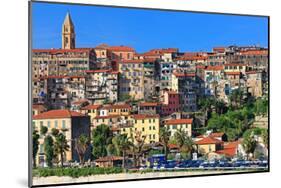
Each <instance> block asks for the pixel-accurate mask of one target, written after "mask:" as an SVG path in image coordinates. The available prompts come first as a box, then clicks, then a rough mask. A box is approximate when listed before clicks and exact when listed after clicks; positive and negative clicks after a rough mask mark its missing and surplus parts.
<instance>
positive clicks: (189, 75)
mask: <svg viewBox="0 0 281 188" xmlns="http://www.w3.org/2000/svg"><path fill="white" fill-rule="evenodd" d="M173 74H174V75H175V76H176V77H194V76H196V74H195V73H177V72H174V73H173Z"/></svg>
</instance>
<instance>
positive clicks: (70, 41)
mask: <svg viewBox="0 0 281 188" xmlns="http://www.w3.org/2000/svg"><path fill="white" fill-rule="evenodd" d="M73 48H75V31H74V24H73V22H72V20H71V17H70V14H69V12H67V14H66V16H65V19H64V22H63V25H62V49H73Z"/></svg>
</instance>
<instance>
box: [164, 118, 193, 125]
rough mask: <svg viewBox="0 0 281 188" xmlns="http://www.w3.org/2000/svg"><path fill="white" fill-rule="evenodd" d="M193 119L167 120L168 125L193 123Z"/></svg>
mask: <svg viewBox="0 0 281 188" xmlns="http://www.w3.org/2000/svg"><path fill="white" fill-rule="evenodd" d="M192 122H193V119H170V120H167V121H166V122H165V124H166V125H177V124H192Z"/></svg>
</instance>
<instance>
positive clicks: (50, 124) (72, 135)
mask: <svg viewBox="0 0 281 188" xmlns="http://www.w3.org/2000/svg"><path fill="white" fill-rule="evenodd" d="M32 122H33V127H34V129H35V130H37V131H38V133H40V129H41V127H42V126H45V127H47V128H48V132H47V135H48V134H49V135H50V134H51V130H52V129H53V128H55V129H58V130H60V131H62V132H64V134H65V136H66V140H67V143H68V145H69V146H70V148H69V151H67V152H66V154H65V157H64V160H65V161H70V160H74V161H79V157H78V154H77V152H76V150H75V149H74V148H75V146H74V140H75V139H77V138H78V137H79V136H80V135H81V134H85V135H87V136H88V137H90V118H89V116H87V115H84V114H82V113H79V112H75V111H70V110H50V111H47V112H43V113H41V114H38V115H35V116H33V120H32ZM39 144H40V145H39V151H38V154H37V157H36V161H37V164H39V165H43V164H44V163H45V155H44V136H43V135H41V136H40V138H39ZM89 157H90V153H88V154H86V159H88V158H89Z"/></svg>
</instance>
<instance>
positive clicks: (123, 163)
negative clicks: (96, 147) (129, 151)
mask: <svg viewBox="0 0 281 188" xmlns="http://www.w3.org/2000/svg"><path fill="white" fill-rule="evenodd" d="M125 156H126V155H125V150H123V161H122V168H123V169H125Z"/></svg>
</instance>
